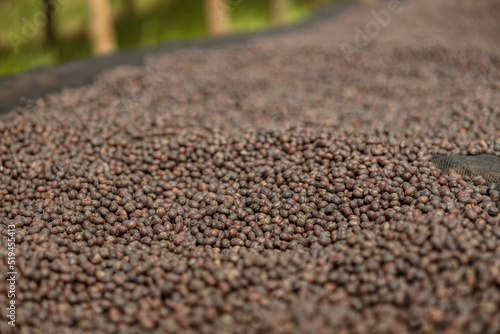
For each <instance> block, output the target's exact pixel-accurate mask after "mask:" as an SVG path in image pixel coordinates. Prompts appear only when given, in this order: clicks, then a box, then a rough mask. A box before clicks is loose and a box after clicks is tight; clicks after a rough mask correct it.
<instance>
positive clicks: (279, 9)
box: [269, 0, 287, 25]
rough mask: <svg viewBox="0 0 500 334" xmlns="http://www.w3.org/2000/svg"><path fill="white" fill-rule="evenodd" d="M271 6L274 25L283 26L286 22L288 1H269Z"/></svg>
mask: <svg viewBox="0 0 500 334" xmlns="http://www.w3.org/2000/svg"><path fill="white" fill-rule="evenodd" d="M269 1H270V6H271V21H272V23H273V24H274V25H281V24H283V23H285V21H286V2H287V0H269Z"/></svg>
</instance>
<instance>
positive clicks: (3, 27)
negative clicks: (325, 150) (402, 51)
mask: <svg viewBox="0 0 500 334" xmlns="http://www.w3.org/2000/svg"><path fill="white" fill-rule="evenodd" d="M334 1H337V0H23V1H19V0H1V1H0V75H6V74H12V73H16V72H20V71H24V70H27V69H30V68H34V67H38V66H41V65H55V64H59V63H61V62H65V61H68V60H71V59H78V58H84V57H88V56H90V55H92V54H94V55H103V54H108V53H111V52H113V51H115V50H117V49H130V48H137V47H144V46H149V45H154V44H157V43H159V42H162V41H167V40H179V39H188V38H200V37H203V36H207V35H212V36H218V35H222V34H227V33H230V32H241V31H253V30H262V29H266V28H269V27H270V26H272V25H273V24H275V25H279V24H284V23H293V22H296V21H298V20H301V19H304V18H305V17H306V16H307V15H308V14H310V13H311V12H312V11H313V10H314V9H315V8H317V7H319V5H321V4H324V3H327V2H334Z"/></svg>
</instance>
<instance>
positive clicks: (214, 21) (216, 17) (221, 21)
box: [205, 0, 229, 36]
mask: <svg viewBox="0 0 500 334" xmlns="http://www.w3.org/2000/svg"><path fill="white" fill-rule="evenodd" d="M205 13H206V15H205V16H206V20H207V26H208V32H209V34H210V35H211V36H218V35H223V34H226V33H227V32H228V31H229V20H228V14H229V8H228V5H227V2H226V0H205Z"/></svg>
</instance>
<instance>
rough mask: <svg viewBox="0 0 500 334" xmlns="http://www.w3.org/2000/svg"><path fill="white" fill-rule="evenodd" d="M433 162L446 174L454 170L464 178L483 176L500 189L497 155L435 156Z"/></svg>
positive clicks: (498, 158) (499, 160)
mask: <svg viewBox="0 0 500 334" xmlns="http://www.w3.org/2000/svg"><path fill="white" fill-rule="evenodd" d="M431 161H432V162H433V163H434V164H435V165H436V166H437V167H438V168H439V169H441V170H442V171H443V172H445V173H446V172H448V171H449V170H450V169H453V170H454V171H456V172H457V173H459V174H460V175H462V176H469V177H475V176H481V177H483V178H484V179H485V180H486V181H487V182H488V183H489V184H494V185H496V189H500V157H497V156H496V155H491V154H481V155H469V156H467V155H455V154H451V155H434V156H432V158H431Z"/></svg>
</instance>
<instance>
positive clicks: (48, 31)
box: [43, 0, 54, 45]
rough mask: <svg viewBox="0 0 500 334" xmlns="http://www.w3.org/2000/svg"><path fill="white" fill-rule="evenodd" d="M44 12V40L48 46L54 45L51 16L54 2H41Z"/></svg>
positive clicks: (47, 0) (45, 0)
mask: <svg viewBox="0 0 500 334" xmlns="http://www.w3.org/2000/svg"><path fill="white" fill-rule="evenodd" d="M43 5H44V11H45V18H46V20H47V21H46V22H47V23H46V24H45V39H46V43H47V44H48V45H53V44H54V27H53V24H52V15H54V2H53V1H52V0H43Z"/></svg>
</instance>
